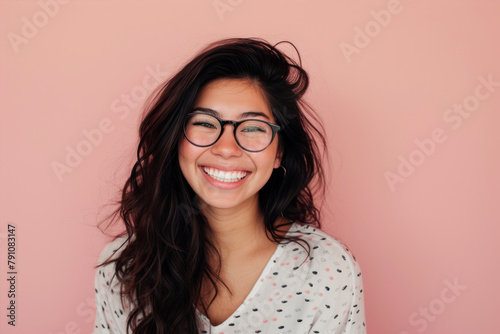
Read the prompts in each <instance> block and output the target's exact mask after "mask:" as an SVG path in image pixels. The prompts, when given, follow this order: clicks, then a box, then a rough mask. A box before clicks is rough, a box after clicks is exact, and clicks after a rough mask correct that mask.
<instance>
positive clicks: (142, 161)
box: [99, 38, 327, 334]
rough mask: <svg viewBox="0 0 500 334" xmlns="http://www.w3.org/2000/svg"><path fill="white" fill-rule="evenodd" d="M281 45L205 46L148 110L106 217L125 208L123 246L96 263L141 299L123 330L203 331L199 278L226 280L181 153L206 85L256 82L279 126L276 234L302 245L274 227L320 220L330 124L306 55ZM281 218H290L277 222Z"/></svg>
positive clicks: (272, 194) (269, 198)
mask: <svg viewBox="0 0 500 334" xmlns="http://www.w3.org/2000/svg"><path fill="white" fill-rule="evenodd" d="M280 43H281V42H280ZM287 43H289V44H291V45H292V46H293V47H294V48H295V46H294V45H293V44H292V43H290V42H287ZM278 44H279V43H278ZM278 44H276V45H274V46H272V45H270V44H269V43H268V42H266V41H265V40H263V39H259V38H231V39H224V40H220V41H217V42H214V43H211V44H209V45H208V46H207V47H206V48H205V49H203V50H201V51H200V52H199V54H198V55H196V56H195V57H194V58H193V59H192V60H191V61H189V62H188V63H187V64H186V65H185V66H184V67H183V68H182V69H181V70H180V71H179V72H178V73H176V74H175V75H174V76H172V77H171V78H170V79H169V80H167V81H166V82H165V83H164V84H163V85H162V86H161V87H159V89H158V90H157V93H156V95H155V96H154V98H153V100H152V103H151V104H150V107H149V108H148V109H147V110H146V112H145V114H144V115H143V118H142V121H141V124H140V128H139V138H140V141H139V145H138V149H137V161H136V162H135V165H134V166H133V168H132V170H131V173H130V177H129V178H128V179H127V181H126V182H125V185H124V187H123V191H122V194H121V200H119V201H117V203H116V204H118V208H117V209H116V210H115V211H114V212H113V213H112V214H111V215H110V216H109V217H111V216H112V217H113V220H114V218H116V217H117V215H118V214H119V216H120V217H121V219H122V220H123V223H124V224H125V231H124V232H123V233H121V234H119V235H116V236H114V237H115V238H118V237H121V236H126V237H127V238H126V243H125V244H126V245H125V246H124V248H123V251H122V252H121V253H120V254H119V256H117V257H116V258H114V259H110V258H108V259H107V260H106V261H104V262H103V263H101V264H99V266H103V265H106V264H110V263H115V273H114V275H113V278H116V279H117V280H118V282H119V283H120V286H121V296H122V299H124V298H126V299H128V300H129V301H133V304H131V305H135V307H133V309H132V310H131V313H130V315H129V317H128V320H127V332H129V330H132V332H133V333H182V334H185V333H193V334H194V333H198V321H197V316H196V308H195V305H197V304H198V302H201V304H202V305H203V307H204V309H205V312H206V309H207V308H208V307H209V306H210V304H211V303H212V302H213V299H212V301H210V303H209V304H208V305H206V303H205V301H203V300H201V298H200V291H201V286H202V281H203V280H209V281H210V282H211V284H212V285H213V288H214V289H215V295H217V291H218V290H217V284H216V282H217V281H219V282H221V283H224V282H222V280H221V279H220V277H219V269H220V256H219V254H218V252H217V249H216V247H215V245H214V235H213V233H212V231H211V229H210V226H209V224H208V222H207V220H206V218H205V217H204V216H203V215H202V214H201V213H200V210H199V209H200V208H199V207H198V201H197V196H196V194H195V193H194V191H193V190H192V188H191V187H190V186H189V184H188V183H187V181H186V179H185V178H184V176H183V174H182V172H181V170H180V167H179V161H178V143H179V140H181V139H182V136H183V122H184V120H185V117H186V115H187V113H189V112H190V111H191V110H192V108H193V106H194V103H195V100H196V98H197V96H198V94H199V93H200V91H201V89H202V88H203V87H204V86H205V85H207V84H208V83H210V82H212V81H214V80H217V79H223V78H224V79H248V80H250V81H251V82H253V83H255V84H256V85H258V87H260V88H261V90H262V91H263V92H264V95H265V98H266V100H267V103H268V105H269V107H270V110H271V111H272V113H273V116H274V119H275V120H276V123H277V124H278V125H279V126H280V127H281V129H282V130H280V131H279V132H278V141H279V150H280V151H281V152H282V159H281V164H282V166H283V167H284V168H285V169H286V173H283V171H282V169H276V170H274V171H273V173H272V175H271V177H270V179H269V180H268V182H267V183H266V184H265V185H264V187H263V188H262V189H261V190H260V191H259V209H260V210H261V211H262V213H263V215H264V224H265V227H266V229H267V231H268V234H269V235H270V236H271V237H270V240H271V239H272V241H274V242H276V243H279V242H285V243H288V242H297V243H301V241H303V240H301V239H299V237H297V236H293V235H292V236H290V235H289V236H286V237H285V236H280V235H279V234H278V233H277V232H278V231H280V230H279V228H280V227H283V226H286V225H291V224H292V222H294V221H297V222H300V223H301V224H310V225H313V226H316V227H318V228H319V227H320V212H319V210H318V208H317V205H316V203H315V199H314V197H315V196H316V195H317V194H319V195H324V192H325V178H324V172H323V168H322V165H321V159H322V158H323V157H326V156H327V153H326V142H325V137H324V130H323V128H322V126H321V123H320V122H319V119H318V117H317V115H316V114H315V112H314V111H313V110H312V108H310V107H309V105H308V104H307V103H306V102H305V101H304V100H303V99H302V97H303V95H304V93H305V92H306V90H307V88H308V85H309V78H308V75H307V73H306V71H305V70H304V69H303V68H302V64H301V62H300V65H299V64H297V63H296V62H295V61H294V60H293V59H292V58H290V57H288V56H287V55H285V54H284V53H283V52H281V51H280V50H279V49H277V48H276V46H277V45H278ZM295 50H296V49H295ZM297 54H298V51H297ZM299 61H300V55H299ZM313 195H314V196H313ZM323 197H324V196H323ZM323 197H321V198H323ZM280 216H283V217H285V218H287V223H284V224H281V225H276V224H275V222H276V220H277V218H279V217H280ZM109 217H108V218H109ZM106 220H107V219H106ZM111 223H112V221H111V222H110V223H109V224H108V227H109V226H110V225H111ZM269 235H268V238H269ZM305 244H306V246H307V248H308V249H307V251H308V254H309V245H308V244H307V242H305ZM301 245H302V244H301ZM303 247H304V246H303ZM209 254H210V255H212V254H214V255H216V258H218V259H219V267H218V268H211V267H210V266H209V265H208V261H207V259H208V258H209V257H208V255H209ZM224 285H225V284H224ZM226 288H227V286H226ZM214 298H215V297H214Z"/></svg>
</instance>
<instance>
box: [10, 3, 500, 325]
mask: <svg viewBox="0 0 500 334" xmlns="http://www.w3.org/2000/svg"><path fill="white" fill-rule="evenodd" d="M66 2H67V1H62V0H60V1H57V2H56V0H41V1H2V2H0V22H1V23H0V29H1V32H0V36H1V39H0V53H1V61H0V70H1V72H0V74H1V76H0V83H1V87H0V88H1V99H0V108H1V114H0V127H1V128H0V145H1V155H2V158H1V163H0V182H1V191H0V215H1V216H0V221H1V224H0V242H1V244H2V246H1V247H0V248H1V251H0V263H1V268H2V269H1V270H2V277H5V276H7V275H6V274H5V273H6V272H7V268H6V265H5V264H6V261H7V259H6V257H7V252H6V249H7V246H6V241H7V224H8V223H13V224H14V225H15V226H16V270H17V272H18V274H17V276H16V278H17V280H16V289H17V290H16V292H17V300H16V307H17V308H16V310H17V319H16V324H17V326H16V328H15V329H13V328H12V327H11V326H8V325H7V324H6V322H7V321H6V319H7V318H6V316H5V315H6V312H7V311H6V307H7V303H8V302H9V300H8V298H7V296H6V291H7V290H8V286H7V285H6V284H5V283H6V280H5V278H2V280H1V282H2V283H1V289H2V291H0V302H1V310H2V311H1V316H0V319H2V320H1V322H0V332H2V333H42V334H49V333H52V334H56V333H57V334H60V333H67V334H69V333H88V332H90V331H91V330H92V326H93V294H94V293H93V277H94V270H93V269H92V266H93V265H94V264H95V263H96V259H97V255H98V253H99V252H100V250H101V249H102V247H103V245H104V243H105V242H106V239H105V238H104V237H103V236H102V235H101V234H100V233H99V232H98V230H97V229H96V228H95V227H94V225H95V224H96V221H97V220H98V219H100V218H102V217H104V214H105V213H106V212H107V211H106V208H105V207H103V205H104V204H105V203H106V201H107V200H109V199H111V198H112V197H113V196H114V195H115V194H116V193H117V191H118V189H119V186H120V185H121V184H122V181H123V178H124V175H125V174H126V172H125V171H123V170H121V171H120V170H119V168H120V167H123V166H124V165H128V164H130V160H131V158H132V157H133V152H134V150H135V145H136V139H137V135H136V129H137V125H138V123H137V116H138V114H139V111H140V107H141V102H142V98H143V94H144V93H145V92H147V91H148V90H149V89H151V85H152V84H153V83H154V82H155V80H156V79H157V80H163V78H166V77H167V75H169V74H170V73H172V71H175V70H176V69H178V68H179V66H180V65H181V64H183V63H184V62H185V61H186V60H187V57H190V56H192V55H193V54H194V53H195V52H196V51H197V50H199V49H200V48H201V47H202V46H204V45H205V44H206V43H208V42H210V41H213V40H216V39H220V38H223V37H233V36H243V37H249V36H259V37H263V38H266V39H268V40H269V41H271V42H278V41H280V40H283V39H288V40H291V41H292V42H293V43H295V45H296V46H297V47H298V49H299V51H300V52H301V56H302V59H303V64H304V66H305V68H306V69H307V70H308V71H309V73H310V75H311V89H310V92H309V94H308V96H307V98H308V100H309V101H310V103H311V104H312V105H313V106H314V107H315V108H316V109H317V111H318V112H319V113H320V115H321V117H322V118H323V119H324V123H325V126H326V127H327V129H328V140H329V144H330V151H331V160H332V166H331V174H330V175H331V187H330V190H329V197H328V199H327V204H328V207H327V208H325V210H324V217H325V220H324V229H325V230H326V231H328V232H330V233H333V234H335V235H336V236H338V237H339V238H341V239H342V240H344V241H345V242H346V243H347V244H348V245H349V246H350V248H351V249H352V250H353V251H354V253H355V255H356V256H357V258H358V260H359V262H360V263H361V266H362V269H363V271H364V272H363V275H364V284H365V293H366V314H367V327H368V331H369V333H375V334H378V333H380V334H385V333H394V334H410V333H411V334H414V333H426V334H434V333H435V334H437V333H439V334H441V333H454V334H459V333H460V334H462V333H463V334H465V333H499V332H500V325H499V323H498V316H497V313H498V311H499V307H500V302H499V300H500V289H498V287H497V285H496V283H495V282H497V281H498V275H499V274H500V270H499V266H498V263H499V259H498V255H499V254H500V243H499V242H498V240H497V239H498V236H499V232H500V228H499V223H500V211H499V206H498V202H499V197H500V175H499V169H500V147H499V145H498V144H499V139H500V137H499V131H498V128H499V124H500V114H499V106H500V63H499V61H498V60H499V59H500V48H499V39H498V36H500V21H499V20H498V13H499V12H500V2H498V1H495V0H491V1H486V0H484V1H472V0H471V1H451V0H450V1H429V0H419V1H415V0H414V1H410V0H400V1H397V0H395V1H392V0H380V1H364V2H361V1H358V2H353V1H329V2H327V1H316V2H315V3H314V4H313V2H312V1H284V0H283V1H251V2H250V1H248V2H242V1H239V0H232V1H230V0H207V1H167V0H163V1H148V2H144V1H123V0H121V1H71V2H70V3H66ZM55 4H58V5H55ZM216 6H219V7H218V8H219V9H218V10H217V9H216ZM44 8H45V9H44ZM47 13H48V14H47ZM377 20H378V21H377ZM151 73H154V75H152V74H151ZM488 81H489V82H490V83H488ZM124 94H128V95H131V96H133V98H132V100H131V101H130V103H129V105H127V104H126V103H125V102H123V101H122V100H121V98H123V96H124ZM460 108H461V109H462V111H459V109H460ZM86 131H87V132H89V133H93V134H94V138H95V139H94V143H92V144H91V145H90V146H85V141H86V140H87V139H86V135H85V134H84V132H86ZM98 133H100V134H102V136H101V137H100V136H99V135H98ZM87 142H88V141H87ZM77 148H78V149H79V150H83V151H85V150H87V151H86V154H87V155H86V156H83V157H82V158H81V160H79V161H78V160H73V161H72V166H68V164H67V162H66V161H65V159H66V155H67V152H68V150H75V149H77ZM54 163H56V164H57V163H58V164H59V167H62V166H63V165H64V166H65V167H64V168H66V170H63V171H62V174H60V175H59V176H58V175H57V173H56V172H55V170H54V167H53V165H54ZM388 180H390V181H388ZM449 286H454V287H453V288H450V287H449Z"/></svg>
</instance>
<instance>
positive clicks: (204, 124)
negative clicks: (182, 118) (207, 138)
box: [193, 121, 216, 128]
mask: <svg viewBox="0 0 500 334" xmlns="http://www.w3.org/2000/svg"><path fill="white" fill-rule="evenodd" d="M193 125H194V126H204V127H207V128H215V127H216V126H215V125H213V124H212V123H210V122H201V121H198V122H193Z"/></svg>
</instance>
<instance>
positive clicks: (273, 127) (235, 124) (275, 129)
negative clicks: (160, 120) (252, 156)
mask: <svg viewBox="0 0 500 334" xmlns="http://www.w3.org/2000/svg"><path fill="white" fill-rule="evenodd" d="M193 115H204V116H211V117H213V118H215V119H216V120H217V121H219V124H220V126H221V130H220V133H219V136H218V137H217V139H215V140H214V141H213V143H211V144H208V145H198V144H195V143H193V142H192V141H191V140H189V138H188V136H187V134H186V123H187V121H188V119H189V118H190V117H191V116H193ZM248 121H257V122H262V123H265V124H267V125H269V126H270V127H271V130H272V131H273V134H272V136H271V140H270V141H269V144H267V146H266V147H264V148H263V149H261V150H257V151H252V150H249V149H246V148H244V147H243V146H241V144H240V142H239V141H238V137H237V136H236V129H237V128H238V126H240V124H241V123H244V122H248ZM226 124H231V125H232V126H233V136H234V139H235V140H236V143H237V144H238V146H239V147H240V148H241V149H243V150H245V151H247V152H262V151H264V150H265V149H266V148H268V147H269V145H271V143H272V142H273V140H274V137H275V136H276V133H277V132H278V131H280V130H281V127H280V126H279V125H277V124H273V123H269V122H266V121H263V120H260V119H251V118H250V119H244V120H241V121H229V120H224V119H220V118H219V117H216V116H214V115H210V114H207V113H203V112H193V113H189V114H187V115H186V119H185V120H184V125H183V126H182V128H183V130H184V137H185V138H186V139H187V140H188V142H190V143H191V144H193V145H194V146H198V147H208V146H212V145H213V144H215V143H216V142H217V141H218V140H219V139H220V137H221V136H222V133H223V132H224V126H225V125H226Z"/></svg>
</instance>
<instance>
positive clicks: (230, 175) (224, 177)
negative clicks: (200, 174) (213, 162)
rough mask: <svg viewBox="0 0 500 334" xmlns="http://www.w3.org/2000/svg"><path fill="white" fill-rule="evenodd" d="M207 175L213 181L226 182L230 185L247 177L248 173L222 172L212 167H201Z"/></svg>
mask: <svg viewBox="0 0 500 334" xmlns="http://www.w3.org/2000/svg"><path fill="white" fill-rule="evenodd" d="M201 168H202V169H203V171H204V172H205V174H207V175H208V176H210V177H211V178H212V179H214V180H217V181H220V182H225V183H230V182H238V181H240V180H242V179H244V178H245V176H247V172H244V171H234V172H231V171H227V172H226V171H222V170H218V169H215V168H212V167H205V166H203V167H201Z"/></svg>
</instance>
